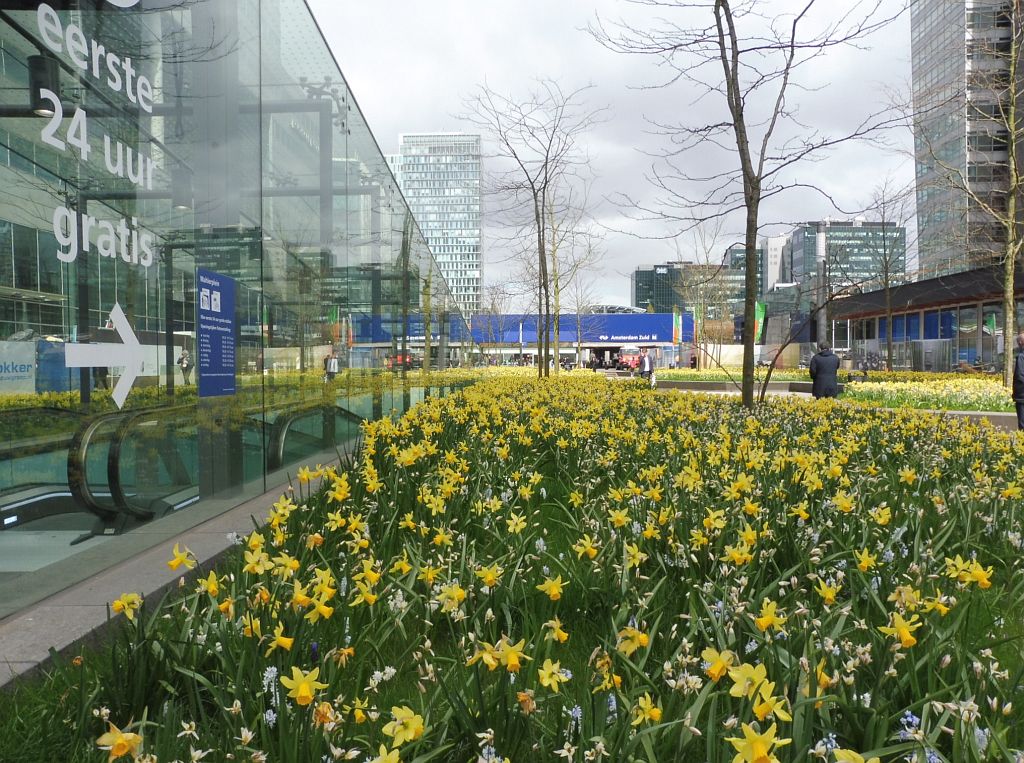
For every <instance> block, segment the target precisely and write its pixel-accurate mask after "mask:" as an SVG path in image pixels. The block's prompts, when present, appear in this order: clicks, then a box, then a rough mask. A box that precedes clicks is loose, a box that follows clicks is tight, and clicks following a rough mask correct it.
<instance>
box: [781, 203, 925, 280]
mask: <svg viewBox="0 0 1024 763" xmlns="http://www.w3.org/2000/svg"><path fill="white" fill-rule="evenodd" d="M817 234H818V223H817V222H810V223H806V224H804V225H801V226H799V227H797V228H796V229H794V230H793V233H792V234H791V238H790V252H791V256H792V263H790V264H788V270H789V272H790V273H792V278H793V281H794V282H796V283H798V284H800V286H801V291H802V292H803V293H806V294H808V295H810V294H813V291H814V289H813V284H814V282H815V281H814V279H815V273H816V265H815V255H816V252H817ZM825 253H826V262H827V268H828V283H829V288H830V289H831V291H832V293H836V292H839V291H849V290H851V289H853V290H858V291H863V290H866V289H870V288H874V287H875V286H877V285H878V284H879V283H881V279H882V274H883V272H884V270H885V269H886V268H888V270H889V273H890V278H891V279H892V280H893V281H894V282H899V281H901V280H902V279H903V278H904V277H905V276H906V261H907V260H906V257H907V231H906V228H904V227H903V226H899V225H894V224H893V223H881V222H866V221H864V220H849V221H837V220H831V221H827V222H826V224H825Z"/></svg>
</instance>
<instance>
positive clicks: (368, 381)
mask: <svg viewBox="0 0 1024 763" xmlns="http://www.w3.org/2000/svg"><path fill="white" fill-rule="evenodd" d="M9 5H10V4H9ZM51 5H52V4H51ZM64 5H68V6H72V7H74V10H58V11H51V10H47V9H44V10H43V13H42V15H40V14H38V13H37V4H36V3H32V2H29V3H16V4H14V8H15V9H12V10H5V11H4V13H5V15H4V17H2V18H0V51H2V61H3V65H2V66H0V106H2V107H3V110H2V111H0V114H2V115H3V116H0V144H2V145H0V210H3V212H2V214H0V350H2V351H3V354H4V358H5V363H8V364H10V365H9V367H10V368H14V369H15V372H12V373H9V374H8V373H4V374H2V375H0V433H2V434H5V435H6V438H5V439H4V440H3V442H4V443H8V445H5V446H4V447H7V451H5V454H6V457H5V458H3V459H0V464H2V466H0V516H2V517H3V519H4V521H5V523H4V524H2V525H0V559H2V560H4V561H3V565H4V566H3V567H2V568H0V617H2V616H4V615H5V614H6V613H7V612H9V611H11V610H12V609H14V608H17V607H18V606H24V605H25V604H26V603H28V601H29V600H30V599H31V598H33V597H36V598H38V597H41V596H45V595H46V594H47V593H48V592H50V591H53V590H56V589H57V588H63V587H66V586H67V585H68V584H69V583H70V582H72V581H69V580H68V579H67V578H66V577H65V578H62V577H58V576H57V575H56V574H55V573H52V572H48V570H51V568H50V567H49V565H50V564H51V563H52V562H59V561H61V560H68V559H72V558H75V561H76V562H77V561H79V560H80V559H81V557H77V558H76V557H75V555H76V554H77V553H78V552H79V551H83V550H87V549H90V548H93V547H95V546H96V545H98V544H101V543H110V544H117V546H118V547H121V548H125V549H129V550H131V551H134V550H136V549H141V548H143V547H145V546H146V544H153V543H157V542H161V539H162V537H163V536H162V535H161V533H169V532H171V530H163V529H161V527H162V526H161V523H160V522H159V518H160V517H162V516H163V515H166V514H170V513H177V512H186V513H185V514H184V515H183V516H187V517H192V518H194V519H193V520H189V521H195V522H199V521H201V520H202V519H205V518H206V517H207V516H209V514H210V513H212V512H214V511H219V510H222V509H226V508H229V507H230V506H233V505H237V504H238V503H241V502H242V501H244V500H246V499H247V498H248V497H250V496H254V495H256V494H259V493H260V492H262V491H263V490H264V489H265V488H267V487H268V486H272V485H279V484H281V483H282V482H283V481H284V480H285V478H286V476H287V473H292V474H293V473H294V471H295V466H296V465H297V464H298V463H300V462H302V461H304V460H306V459H315V460H327V459H330V458H333V457H334V455H335V454H336V453H337V448H338V446H339V445H341V444H343V443H345V442H348V441H350V440H351V439H352V438H353V437H354V436H355V434H356V433H357V431H358V424H359V422H360V421H361V420H362V418H364V417H365V418H373V417H380V416H383V415H389V414H390V412H391V411H392V410H395V411H401V410H404V409H405V408H406V407H407V406H408V405H409V404H411V402H412V401H413V400H415V399H418V397H419V396H420V395H421V394H422V392H420V391H417V390H410V391H408V392H407V391H406V385H405V382H406V380H405V379H404V378H403V377H404V375H405V374H406V373H407V372H408V371H409V370H410V368H416V367H418V366H419V365H422V364H423V363H424V362H426V363H430V364H433V365H436V366H441V367H444V366H446V365H448V364H449V363H451V362H454V360H455V359H456V358H458V356H459V353H460V352H465V349H464V348H462V347H461V346H460V345H459V341H460V340H462V341H466V342H468V332H467V331H466V327H465V321H464V319H463V317H462V315H461V314H460V313H459V310H458V307H457V305H456V303H455V301H454V300H453V299H452V295H451V292H450V290H449V289H448V286H447V284H446V283H445V281H444V279H443V278H442V277H441V275H440V271H439V270H438V269H437V266H436V263H435V262H434V260H433V258H432V256H431V253H430V250H429V248H428V247H427V244H426V241H425V239H424V237H423V235H422V232H421V231H420V229H419V228H418V227H417V226H416V224H415V222H414V221H413V219H412V216H411V214H410V213H409V209H408V205H407V204H406V201H405V199H404V198H403V197H402V195H401V193H400V191H399V189H398V185H397V184H396V182H395V180H394V178H393V177H392V174H391V171H390V169H389V168H388V165H387V163H386V162H385V160H384V157H383V156H382V155H381V152H380V149H379V147H378V145H377V142H376V140H375V139H374V137H373V135H372V133H371V132H370V129H369V127H368V125H367V124H366V120H365V119H364V118H363V116H362V114H361V113H360V112H359V109H358V107H357V106H356V104H355V100H354V98H353V96H352V93H351V92H350V91H349V89H348V87H347V85H346V83H345V80H344V78H343V76H342V74H341V72H340V71H339V70H338V67H337V64H336V63H335V61H334V58H333V56H332V54H331V52H330V50H329V49H328V48H327V46H326V45H325V44H324V42H323V40H322V38H321V36H320V33H319V30H318V29H317V26H316V24H315V23H314V20H313V19H312V17H311V16H310V12H309V10H308V8H307V5H306V3H305V2H303V0H235V1H234V2H231V3H225V2H221V0H190V2H188V3H168V2H146V3H140V4H138V5H137V6H135V7H133V8H130V9H121V8H118V7H116V5H115V4H113V3H84V4H83V3H70V4H64ZM82 6H85V7H82ZM40 19H43V26H44V28H51V29H57V28H58V27H59V28H60V30H61V31H62V33H61V34H56V33H54V34H46V33H45V32H44V29H41V28H40V26H39V24H40ZM9 20H10V21H13V22H14V23H10V21H9ZM72 25H73V26H74V27H75V29H77V30H79V31H80V32H81V35H82V36H83V37H84V38H85V39H86V40H87V41H91V40H95V41H96V42H97V44H98V45H97V47H96V49H97V50H99V51H101V53H99V54H98V55H106V56H108V58H107V60H105V61H103V62H101V64H110V66H112V67H113V68H114V69H117V66H118V65H119V63H118V62H121V63H120V65H121V66H122V67H123V65H124V62H125V61H126V60H127V59H128V58H131V59H132V61H133V62H134V69H133V72H132V76H131V77H128V76H127V73H126V72H125V71H124V70H123V68H122V70H121V77H120V78H119V80H117V81H114V80H111V79H108V78H106V77H104V78H102V79H100V78H93V77H91V76H90V75H89V74H88V72H86V73H85V74H83V73H82V72H81V70H80V69H79V68H78V67H77V66H76V65H75V62H74V60H73V58H72V56H71V53H70V52H69V51H68V50H67V49H66V47H65V45H64V43H63V40H64V39H66V37H65V35H64V34H63V30H65V29H70V28H71V27H72ZM40 51H45V52H46V54H47V55H48V56H50V57H51V58H53V59H55V60H56V62H57V69H56V71H57V75H56V79H55V80H53V81H50V82H47V83H46V84H47V85H49V87H48V88H47V89H50V90H52V91H53V92H59V94H60V96H61V99H60V100H61V104H62V108H61V113H60V114H58V115H56V116H55V117H54V118H52V119H51V118H42V117H39V116H37V115H35V114H34V113H33V111H32V109H31V106H32V100H33V98H34V97H35V96H37V95H38V93H31V92H29V89H28V88H29V81H28V76H27V72H28V66H29V57H30V56H36V55H38V54H39V53H40ZM111 56H116V58H114V57H111ZM108 68H109V67H108ZM129 81H130V82H129ZM111 82H115V84H116V86H115V84H111ZM129 84H130V87H128V85H129ZM425 318H426V319H427V320H426V323H427V324H428V325H429V327H430V328H429V330H425V328H424V322H425ZM133 338H134V340H137V341H138V345H139V349H138V350H137V351H133V350H131V346H129V347H124V345H125V342H126V339H127V340H128V342H129V345H131V344H132V340H133ZM99 343H102V344H103V345H104V348H99V347H97V346H96V345H97V344H99ZM388 359H390V360H391V365H390V366H386V360H388ZM396 359H397V360H398V362H397V363H396V362H395V361H396ZM325 361H326V362H325ZM386 367H394V368H395V370H396V371H400V372H403V373H394V374H392V373H386V374H385V373H384V372H383V369H385V368H386ZM136 368H138V369H139V372H138V373H135V369H136ZM379 375H382V376H384V378H383V379H381V378H378V376H379ZM55 405H56V406H60V407H61V408H62V409H63V410H64V411H65V412H60V413H57V412H54V411H53V410H51V409H52V408H53V406H55ZM212 499H217V500H216V501H214V500H212ZM13 505H17V506H19V507H21V508H19V509H18V511H17V512H16V513H13V514H12V513H7V511H6V508H5V507H8V506H13ZM10 517H15V519H14V520H13V521H10V522H7V521H6V520H7V519H9V518H10ZM176 524H178V525H179V526H180V523H176ZM142 528H145V532H136V530H139V529H142ZM32 532H40V533H43V534H44V535H45V538H46V541H45V543H44V545H45V548H42V549H39V548H36V549H35V551H34V553H33V554H28V553H26V552H24V550H23V549H24V548H25V544H24V542H23V539H24V538H26V537H28V536H27V535H26V533H32ZM40 537H43V536H40ZM88 556H89V557H90V558H92V561H90V562H89V563H88V564H78V565H77V567H76V574H78V575H82V576H84V575H89V574H92V573H94V572H96V571H97V570H98V569H100V568H101V567H102V565H103V563H104V562H103V559H102V558H100V557H102V556H105V555H100V554H95V553H94V554H91V555H88ZM29 573H31V574H33V579H32V582H33V585H32V586H24V585H23V583H24V577H23V576H24V575H26V574H29Z"/></svg>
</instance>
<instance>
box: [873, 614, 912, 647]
mask: <svg viewBox="0 0 1024 763" xmlns="http://www.w3.org/2000/svg"><path fill="white" fill-rule="evenodd" d="M919 619H920V618H918V616H917V615H914V616H913V617H911V618H910V619H909V620H904V619H903V616H902V615H900V613H899V612H894V613H893V615H892V625H889V626H884V625H883V626H881V627H879V629H878V630H879V631H881V632H882V633H884V634H885V635H886V636H895V637H896V638H897V639H898V640H899V642H900V646H901V647H902V648H904V649H909V648H910V647H912V646H913V645H914V644H916V643H917V639H916V638H915V637H914V635H913V633H914V631H916V630H917V629H918V628H920V627H921V626H922V625H923V623H921V622H919Z"/></svg>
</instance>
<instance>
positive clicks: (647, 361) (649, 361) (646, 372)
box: [637, 347, 654, 379]
mask: <svg viewBox="0 0 1024 763" xmlns="http://www.w3.org/2000/svg"><path fill="white" fill-rule="evenodd" d="M637 370H638V371H639V372H640V376H641V378H644V379H650V378H651V373H653V372H654V358H652V357H651V356H650V355H649V354H648V352H647V348H646V347H644V348H643V349H642V350H640V362H639V363H638V364H637Z"/></svg>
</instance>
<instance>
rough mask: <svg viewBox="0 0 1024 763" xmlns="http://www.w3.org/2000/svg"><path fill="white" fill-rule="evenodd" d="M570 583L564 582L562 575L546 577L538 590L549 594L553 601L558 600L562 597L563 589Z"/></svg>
mask: <svg viewBox="0 0 1024 763" xmlns="http://www.w3.org/2000/svg"><path fill="white" fill-rule="evenodd" d="M566 585H568V583H563V582H562V576H561V575H559V576H558V577H556V578H554V579H552V578H544V582H543V583H541V584H540V585H539V586H537V590H538V591H542V592H543V593H546V594H547V595H548V598H549V599H551V601H558V600H559V599H561V598H562V589H563V588H564V587H565V586H566Z"/></svg>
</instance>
